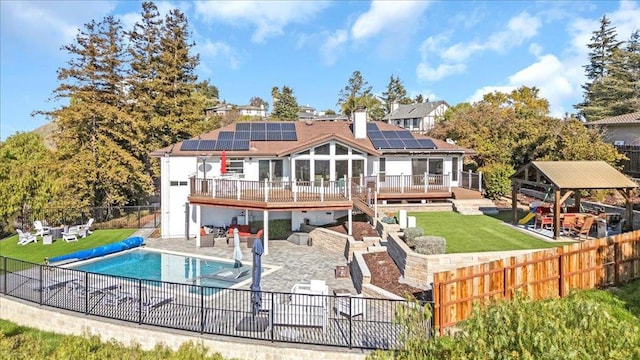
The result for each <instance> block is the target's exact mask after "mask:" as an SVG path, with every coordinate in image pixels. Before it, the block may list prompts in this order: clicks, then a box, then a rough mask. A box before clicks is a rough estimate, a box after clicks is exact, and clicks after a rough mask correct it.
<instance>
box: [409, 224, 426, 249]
mask: <svg viewBox="0 0 640 360" xmlns="http://www.w3.org/2000/svg"><path fill="white" fill-rule="evenodd" d="M422 235H424V230H423V229H422V228H419V227H414V228H406V229H404V242H405V243H407V246H409V247H415V246H416V242H415V239H416V238H417V237H418V236H422Z"/></svg>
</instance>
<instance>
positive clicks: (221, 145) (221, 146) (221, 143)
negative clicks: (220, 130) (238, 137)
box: [216, 140, 233, 151]
mask: <svg viewBox="0 0 640 360" xmlns="http://www.w3.org/2000/svg"><path fill="white" fill-rule="evenodd" d="M232 144H233V140H218V141H216V150H218V151H220V150H231V145H232Z"/></svg>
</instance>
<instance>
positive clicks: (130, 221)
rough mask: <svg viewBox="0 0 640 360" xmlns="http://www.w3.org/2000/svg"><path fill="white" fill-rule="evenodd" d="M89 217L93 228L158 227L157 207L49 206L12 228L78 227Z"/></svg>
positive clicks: (19, 221) (27, 212)
mask: <svg viewBox="0 0 640 360" xmlns="http://www.w3.org/2000/svg"><path fill="white" fill-rule="evenodd" d="M90 218H93V219H94V224H93V228H94V229H123V228H137V229H141V228H156V227H158V226H159V225H160V206H159V205H141V206H118V207H115V206H112V207H87V208H74V209H72V208H64V207H49V208H44V209H42V210H39V211H35V210H31V211H25V212H24V213H23V214H21V216H20V217H19V218H18V219H17V220H16V224H14V225H15V227H18V228H21V229H31V228H32V227H33V222H34V221H35V220H41V221H45V222H46V223H47V224H48V225H49V226H64V225H77V224H86V223H87V221H88V220H89V219H90Z"/></svg>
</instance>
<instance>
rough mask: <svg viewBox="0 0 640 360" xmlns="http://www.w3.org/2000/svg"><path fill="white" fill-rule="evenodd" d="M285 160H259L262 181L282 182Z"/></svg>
mask: <svg viewBox="0 0 640 360" xmlns="http://www.w3.org/2000/svg"><path fill="white" fill-rule="evenodd" d="M282 168H283V160H259V161H258V171H259V173H260V181H264V180H265V179H266V180H269V181H282Z"/></svg>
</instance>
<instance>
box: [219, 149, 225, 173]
mask: <svg viewBox="0 0 640 360" xmlns="http://www.w3.org/2000/svg"><path fill="white" fill-rule="evenodd" d="M226 173H227V152H226V151H225V150H222V156H220V174H222V175H224V174H226Z"/></svg>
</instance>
